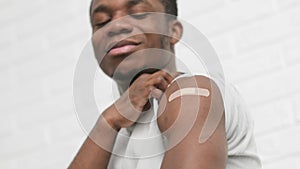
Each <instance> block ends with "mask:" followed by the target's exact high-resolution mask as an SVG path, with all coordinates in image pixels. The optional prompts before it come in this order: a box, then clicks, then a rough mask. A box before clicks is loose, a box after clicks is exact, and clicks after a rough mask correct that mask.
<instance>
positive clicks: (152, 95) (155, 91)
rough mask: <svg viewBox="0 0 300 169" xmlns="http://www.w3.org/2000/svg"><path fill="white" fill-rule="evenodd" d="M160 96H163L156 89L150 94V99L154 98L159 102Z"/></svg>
mask: <svg viewBox="0 0 300 169" xmlns="http://www.w3.org/2000/svg"><path fill="white" fill-rule="evenodd" d="M162 95H163V92H162V91H161V90H159V89H157V88H154V89H153V90H152V91H151V93H150V97H152V98H155V99H157V100H160V98H161V97H162Z"/></svg>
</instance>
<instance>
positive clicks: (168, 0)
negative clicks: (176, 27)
mask: <svg viewBox="0 0 300 169" xmlns="http://www.w3.org/2000/svg"><path fill="white" fill-rule="evenodd" d="M93 1H94V0H92V1H91V5H90V17H91V15H92V6H93ZM160 1H161V3H162V4H163V5H164V7H165V12H166V14H170V15H173V16H176V17H177V16H178V8H177V0H160Z"/></svg>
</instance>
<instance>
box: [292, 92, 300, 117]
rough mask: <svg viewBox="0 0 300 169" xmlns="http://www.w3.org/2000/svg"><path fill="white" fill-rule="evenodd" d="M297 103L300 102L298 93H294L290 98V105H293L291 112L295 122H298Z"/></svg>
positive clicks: (299, 107) (299, 113)
mask: <svg viewBox="0 0 300 169" xmlns="http://www.w3.org/2000/svg"><path fill="white" fill-rule="evenodd" d="M299 101H300V93H299V92H298V93H295V95H294V96H293V97H292V98H291V103H292V105H293V111H294V114H295V120H296V121H297V122H300V105H299Z"/></svg>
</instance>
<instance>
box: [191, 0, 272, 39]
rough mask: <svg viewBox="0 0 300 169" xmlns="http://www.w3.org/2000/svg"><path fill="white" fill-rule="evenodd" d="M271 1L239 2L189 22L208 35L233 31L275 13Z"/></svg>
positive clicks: (253, 0)
mask: <svg viewBox="0 0 300 169" xmlns="http://www.w3.org/2000/svg"><path fill="white" fill-rule="evenodd" d="M273 10H274V9H273V6H272V1H271V0H265V1H261V0H252V1H239V2H236V3H233V4H232V5H229V6H224V7H223V8H220V9H219V10H216V11H213V12H211V13H207V14H203V15H200V16H198V17H193V19H191V20H188V21H189V22H191V23H193V24H194V25H195V26H196V27H198V28H199V30H200V31H201V32H203V33H204V34H206V35H214V34H218V33H220V32H224V31H232V30H234V29H236V28H237V27H239V26H241V25H243V24H247V23H248V22H251V21H255V20H257V19H259V18H263V17H264V16H266V15H269V14H271V13H272V12H273Z"/></svg>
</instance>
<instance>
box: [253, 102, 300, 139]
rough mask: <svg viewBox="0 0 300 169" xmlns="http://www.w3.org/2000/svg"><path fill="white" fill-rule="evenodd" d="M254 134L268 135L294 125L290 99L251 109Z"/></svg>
mask: <svg viewBox="0 0 300 169" xmlns="http://www.w3.org/2000/svg"><path fill="white" fill-rule="evenodd" d="M251 114H252V117H253V119H254V122H255V134H263V133H268V132H270V131H274V130H276V129H279V128H284V127H287V126H291V125H293V124H294V113H293V109H292V104H291V102H290V99H279V100H276V101H272V102H270V103H267V104H263V105H260V106H256V107H252V108H251Z"/></svg>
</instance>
